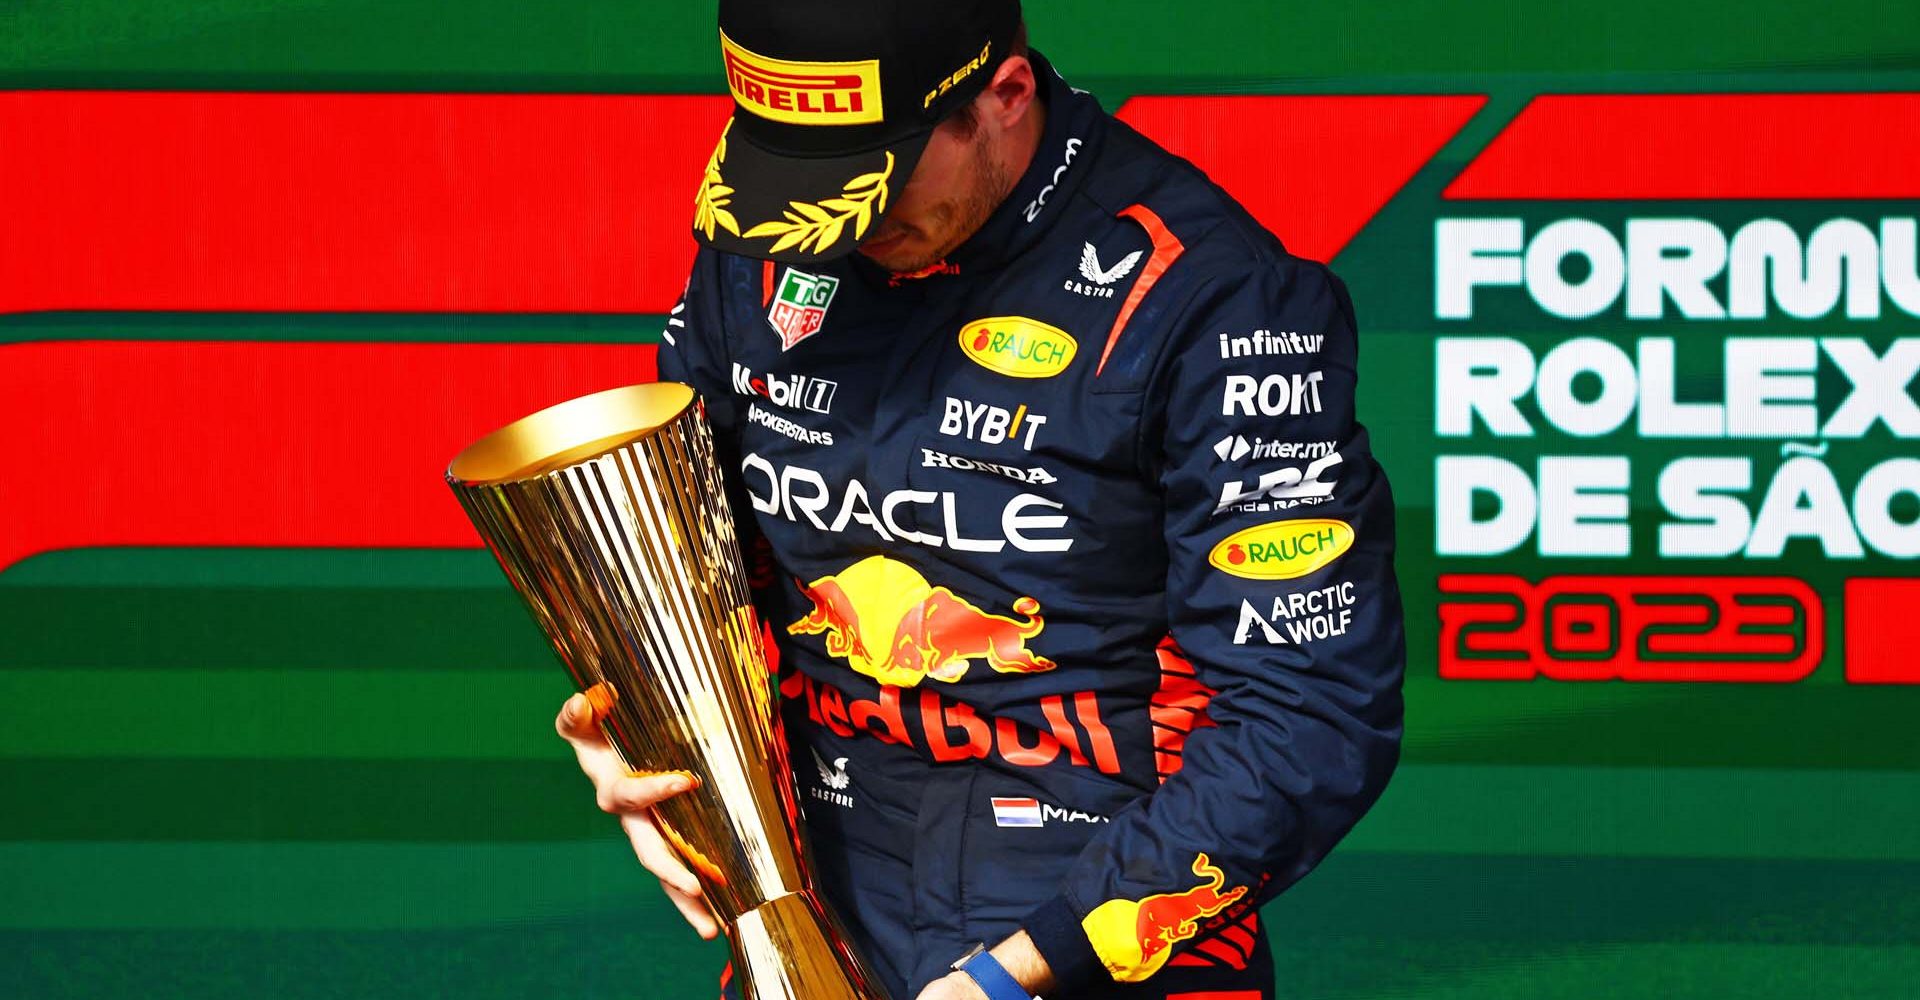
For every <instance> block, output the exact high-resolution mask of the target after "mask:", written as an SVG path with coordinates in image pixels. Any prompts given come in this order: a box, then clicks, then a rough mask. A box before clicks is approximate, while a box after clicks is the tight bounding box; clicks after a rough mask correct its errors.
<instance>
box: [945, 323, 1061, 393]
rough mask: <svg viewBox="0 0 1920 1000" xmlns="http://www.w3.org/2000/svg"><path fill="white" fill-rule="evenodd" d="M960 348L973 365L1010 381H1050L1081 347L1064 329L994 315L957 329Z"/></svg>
mask: <svg viewBox="0 0 1920 1000" xmlns="http://www.w3.org/2000/svg"><path fill="white" fill-rule="evenodd" d="M960 349H961V350H963V351H966V352H967V357H969V358H972V359H973V360H974V363H975V364H978V365H979V366H980V367H982V368H986V369H989V370H991V371H996V372H999V373H1000V374H1002V375H1009V376H1012V377H1013V378H1052V377H1053V376H1055V375H1058V374H1060V373H1061V372H1063V371H1065V370H1066V368H1067V366H1068V365H1070V364H1072V363H1073V355H1074V352H1075V351H1078V350H1079V349H1080V345H1079V344H1078V343H1076V342H1075V341H1074V339H1073V338H1072V337H1071V336H1069V335H1068V334H1067V332H1066V331H1065V330H1062V329H1060V328H1059V327H1055V326H1048V325H1047V324H1045V323H1042V322H1040V321H1039V320H1035V319H1028V318H1027V317H1025V316H993V317H989V318H987V319H978V320H974V321H973V322H971V323H968V324H967V325H965V326H963V327H961V328H960Z"/></svg>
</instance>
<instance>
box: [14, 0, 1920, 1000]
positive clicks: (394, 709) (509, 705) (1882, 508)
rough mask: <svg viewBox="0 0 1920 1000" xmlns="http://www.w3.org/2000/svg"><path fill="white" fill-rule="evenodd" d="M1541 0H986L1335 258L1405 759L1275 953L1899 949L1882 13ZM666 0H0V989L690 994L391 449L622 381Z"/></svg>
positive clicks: (1299, 989)
mask: <svg viewBox="0 0 1920 1000" xmlns="http://www.w3.org/2000/svg"><path fill="white" fill-rule="evenodd" d="M1559 6H1561V5H1523V4H1506V3H1494V2H1472V3H1451V4H1434V3H1399V2H1386V0H1364V2H1351V3H1343V4H1317V5H1285V6H1284V8H1280V7H1276V6H1275V5H1272V4H1268V3H1261V2H1255V0H1235V2H1225V0H1222V2H1216V3H1211V4H1204V5H1190V7H1191V8H1192V9H1188V8H1180V9H1178V10H1176V9H1175V8H1173V7H1170V6H1168V5H1166V4H1164V3H1162V4H1145V3H1130V2H1121V3H1116V2H1112V0H1108V2H1104V3H1094V2H1091V0H1047V2H1034V3H1030V4H1028V7H1029V11H1028V19H1029V22H1030V25H1031V30H1032V37H1033V40H1034V44H1035V46H1036V47H1037V48H1039V49H1041V50H1042V51H1044V52H1046V53H1047V55H1048V56H1049V57H1050V58H1051V59H1052V60H1053V61H1054V62H1055V64H1056V65H1058V66H1059V67H1060V68H1061V70H1062V71H1063V72H1064V73H1065V74H1066V75H1067V76H1068V78H1069V79H1070V80H1071V81H1072V82H1074V83H1076V84H1077V85H1079V86H1081V87H1085V88H1088V89H1091V90H1092V91H1093V92H1094V93H1095V94H1096V95H1098V96H1099V97H1100V99H1101V100H1102V102H1103V103H1104V104H1105V106H1106V107H1107V108H1108V109H1109V110H1114V111H1116V112H1117V114H1118V115H1119V116H1120V117H1121V118H1123V119H1125V120H1126V121H1128V122H1130V123H1132V124H1133V125H1134V126H1135V127H1136V128H1139V129H1141V130H1142V131H1144V132H1145V133H1147V134H1148V135H1150V136H1152V137H1154V138H1155V139H1157V140H1159V141H1160V142H1162V143H1163V144H1164V145H1166V146H1168V147H1169V148H1171V149H1173V150H1174V151H1176V152H1178V153H1180V154H1181V155H1184V156H1186V157H1188V158H1190V159H1192V160H1194V161H1195V162H1196V163H1197V164H1199V165H1200V166H1201V167H1203V168H1204V169H1206V170H1207V171H1208V172H1209V173H1210V174H1211V175H1212V176H1213V177H1214V179H1215V180H1216V181H1218V182H1219V183H1220V184H1221V185H1222V186H1224V187H1225V188H1226V189H1227V190H1228V191H1230V192H1231V193H1232V194H1233V195H1234V196H1235V197H1236V198H1238V199H1239V200H1240V201H1241V202H1242V203H1243V204H1244V205H1245V206H1246V207H1247V208H1248V209H1249V210H1251V211H1252V212H1253V214H1254V215H1256V216H1257V217H1259V218H1260V219H1261V220H1262V221H1263V222H1264V223H1265V224H1267V225H1268V226H1270V227H1271V228H1272V229H1273V230H1274V231H1275V232H1276V233H1278V234H1279V235H1280V236H1281V238H1282V239H1283V240H1284V241H1285V242H1286V243H1287V244H1288V246H1289V247H1290V248H1292V249H1293V250H1294V251H1295V252H1296V253H1298V254H1300V255H1302V256H1307V257H1312V258H1316V259H1320V260H1327V261H1331V262H1332V264H1333V265H1334V267H1335V269H1336V270H1337V271H1338V272H1339V273H1340V274H1341V275H1342V276H1344V277H1345V278H1346V279H1347V281H1348V282H1349V284H1350V286H1351V289H1352V292H1353V298H1354V300H1355V302H1356V305H1357V309H1358V312H1359V319H1360V324H1361V328H1362V353H1363V362H1362V366H1361V376H1362V378H1361V399H1360V406H1361V416H1362V419H1363V420H1364V421H1365V422H1366V423H1367V424H1368V425H1369V426H1370V427H1371V428H1372V431H1373V435H1374V441H1375V448H1376V451H1377V453H1378V456H1379V458H1380V460H1381V461H1382V463H1383V464H1384V465H1385V466H1386V468H1387V470H1388V472H1389V473H1390V475H1391V476H1392V479H1393V485H1394V490H1395V494H1396V496H1397V498H1398V502H1399V504H1400V507H1401V510H1400V512H1399V524H1400V561H1399V574H1400V579H1401V582H1402V586H1403V588H1404V589H1405V593H1406V599H1407V630H1408V641H1409V660H1408V676H1407V713H1408V716H1407V719H1408V721H1407V731H1406V745H1405V754H1404V763H1403V765H1402V766H1401V768H1400V771H1399V773H1398V775H1397V776H1396V778H1395V779H1394V781H1393V784H1392V786H1391V787H1390V788H1389V790H1388V791H1387V793H1386V795H1385V797H1384V798H1383V799H1382V800H1381V802H1380V803H1379V805H1378V807H1377V808H1375V809H1374V811H1373V812H1372V813H1371V814H1370V815H1369V816H1368V817H1367V819H1366V820H1364V821H1363V822H1362V823H1361V825H1360V826H1359V828H1358V829H1357V830H1355V832H1354V833H1353V834H1352V835H1351V836H1350V837H1349V838H1348V840H1347V841H1346V842H1345V843H1344V845H1343V846H1342V847H1341V848H1340V849H1339V850H1338V851H1336V852H1335V854H1334V855H1333V856H1332V857H1331V858H1330V859H1329V860H1328V861H1327V862H1326V863H1325V864H1324V865H1323V866H1322V867H1321V868H1320V870H1319V871H1317V872H1316V873H1315V874H1313V875H1312V876H1311V877H1309V878H1308V879H1307V880H1306V881H1304V882H1303V883H1301V884H1300V885H1299V886H1297V887H1296V888H1294V889H1292V890H1291V891H1289V892H1287V893H1286V894H1284V895H1283V896H1281V897H1280V898H1279V899H1278V900H1276V901H1275V902H1274V903H1272V904H1270V905H1269V906H1268V907H1267V908H1266V909H1265V911H1264V913H1263V917H1264V921H1265V923H1266V926H1267V927H1268V928H1269V930H1270V933H1271V935H1272V938H1273V943H1274V948H1275V952H1276V959H1277V962H1278V966H1279V970H1280V971H1279V976H1280V993H1279V995H1281V996H1286V997H1356V998H1357V997H1375V996H1394V997H1421V998H1441V997H1475V998H1480V997H1512V998H1528V1000H1534V998H1554V997H1568V998H1575V997H1578V998H1585V997H1592V996H1600V995H1604V996H1620V997H1628V996H1632V997H1640V996H1645V997H1660V998H1663V1000H1674V998H1692V997H1699V998H1715V1000H1718V998H1722V997H1778V998H1794V1000H1800V998H1806V997H1896V996H1912V995H1914V993H1913V990H1914V985H1913V984H1914V983H1916V982H1920V946H1917V945H1916V944H1915V942H1916V941H1917V940H1920V837H1916V831H1920V737H1917V736H1916V733H1920V722H1917V720H1920V653H1917V652H1916V650H1920V563H1916V559H1920V404H1917V403H1916V384H1915V376H1916V374H1920V263H1917V261H1916V246H1917V243H1920V239H1917V234H1916V230H1917V228H1920V227H1917V223H1916V220H1920V166H1917V165H1920V6H1915V5H1912V4H1883V3H1870V2H1864V0H1860V2H1855V0H1835V2H1832V3H1827V4H1821V5H1806V4H1788V3H1775V2H1746V3H1731V2H1726V3H1722V2H1700V3H1692V4H1669V3H1654V2H1652V0H1620V2H1615V3H1610V4H1606V5H1567V6H1575V7H1579V8H1580V9H1579V10H1558V9H1550V8H1558V7H1559ZM450 9H457V13H450V12H449V11H450ZM713 24H714V6H713V4H712V3H711V2H699V3H673V4H667V3H644V4H642V3H614V2H588V3H575V4H564V5H561V4H553V5H549V4H521V3H510V2H506V0H467V2H465V3H462V4H460V5H458V7H457V8H449V7H448V6H447V5H443V4H437V3H429V2H424V0H388V2H384V3H369V2H362V0H278V2H274V0H192V2H187V0H150V2H146V3H141V4H137V5H128V4H121V3H107V2H102V0H70V2H64V3H47V2H35V0H25V2H15V3H9V4H4V5H0V416H4V421H0V442H3V443H4V451H5V454H6V460H5V461H4V462H0V790H4V797H3V804H0V983H4V984H9V985H6V986H3V987H0V993H4V994H6V995H8V996H20V997H115V996H129V997H131V996H139V997H173V996H178V997H193V998H197V1000H213V998H226V997H233V998H239V997H249V998H251V997H262V996H269V997H285V998H295V997H341V996H366V997H402V996H462V997H467V998H471V1000H480V998H491V997H500V998H509V997H512V998H519V997H528V996H554V995H574V996H609V995H654V996H674V997H682V996H708V995H711V994H713V993H714V992H715V983H716V978H717V975H718V972H719V968H720V965H721V963H722V962H723V960H724V956H725V952H724V948H723V947H720V946H718V945H709V944H704V943H702V942H700V941H698V939H697V938H695V937H694V935H693V934H692V933H691V932H690V931H689V930H687V929H686V927H685V926H684V924H683V923H682V922H681V921H680V920H679V918H678V917H677V915H676V914H675V913H674V911H673V910H672V908H671V907H670V905H669V904H668V903H667V902H666V901H665V900H664V899H663V898H661V896H660V893H659V892H658V890H657V887H656V886H655V884H654V880H653V879H652V878H651V877H649V876H647V875H646V873H645V872H644V871H642V870H641V869H640V868H639V867H638V866H637V865H636V864H635V863H634V861H633V858H632V855H631V853H630V852H629V851H628V849H627V847H626V845H625V843H624V841H623V839H622V838H621V836H620V834H619V831H618V829H617V828H616V826H615V825H614V824H613V823H612V822H611V821H609V820H608V819H607V817H605V816H604V815H602V814H600V813H599V812H598V811H597V810H596V809H595V808H594V803H593V798H592V795H591V794H590V791H589V788H588V785H587V783H586V782H585V780H584V779H583V778H582V777H581V776H580V775H579V773H578V772H577V770H576V768H575V766H574V764H573V761H572V759H571V755H570V754H569V753H568V752H567V751H566V748H565V747H564V745H562V744H561V743H560V742H559V741H558V740H557V739H555V738H554V735H553V731H552V726H551V719H552V713H553V711H554V710H555V709H556V708H557V706H558V705H559V703H560V701H561V700H562V698H563V697H564V696H565V695H566V694H567V691H568V688H567V681H566V679H565V676H564V674H563V672H562V671H561V670H559V669H558V668H557V667H556V665H555V663H554V660H553V656H552V654H551V653H550V652H549V651H548V649H547V648H546V647H545V645H544V642H543V640H542V639H541V637H540V635H539V633H538V631H537V629H535V628H534V627H533V626H532V624H531V623H530V621H529V620H528V618H527V616H526V615H525V613H524V612H523V611H522V610H521V608H520V606H519V604H518V602H517V599H516V598H515V597H514V596H513V594H512V592H511V591H510V590H509V589H508V588H507V586H506V584H505V581H504V579H503V578H502V576H501V574H500V573H499V571H498V569H497V568H496V567H495V566H494V565H493V563H492V561H491V559H490V558H489V557H488V556H487V555H486V554H485V553H484V552H483V551H481V550H480V549H479V548H478V547H477V546H478V544H479V543H478V539H477V537H476V536H475V535H474V533H473V530H472V528H471V527H470V526H469V525H468V523H467V522H466V521H465V519H464V518H463V516H462V514H461V512H460V510H459V508H458V507H457V506H456V505H455V503H454V502H453V500H452V499H451V497H450V496H449V495H448V494H447V491H446V487H445V486H444V484H443V483H442V482H441V481H440V479H439V470H440V469H442V468H444V466H445V463H446V461H447V459H448V458H449V457H450V456H451V455H452V454H453V453H454V452H455V451H457V450H458V449H459V447H461V446H462V445H464V444H465V443H467V442H468V441H470V440H472V439H473V438H475V437H477V436H478V435H479V434H481V433H483V432H484V431H486V430H488V429H491V428H493V427H495V426H498V425H500V424H501V423H504V422H505V421H507V420H509V419H511V418H513V417H516V416H519V415H521V414H524V413H526V412H529V411H531V410H533V409H537V408H539V407H541V406H544V405H546V404H548V403H551V402H554V401H557V400H559V399H563V398H567V397H570V396H573V395H578V394H581V393H584V392H588V391H592V390H596V389H600V388H606V387H610V386H613V385H620V384H626V383H630V382H634V381H641V380H644V379H647V378H649V377H651V376H652V374H653V372H654V350H655V346H654V345H655V344H656V343H657V342H658V339H659V332H660V330H661V327H662V325H663V323H664V320H665V316H664V314H665V313H666V311H667V310H668V309H669V308H670V307H671V306H672V305H673V302H674V300H675V298H676V297H677V296H678V294H679V292H680V289H681V287H682V283H683V282H684V280H685V275H686V268H687V265H688V262H689V261H690V259H691V256H692V249H693V247H692V242H691V240H690V239H689V238H688V236H687V226H688V222H689V219H690V215H689V213H690V211H691V201H692V198H691V195H692V193H693V190H694V187H695V185H696V182H697V180H698V178H699V176H700V172H701V169H702V166H703V164H704V163H705V161H706V158H707V156H708V153H709V151H710V149H711V144H712V142H713V140H714V137H715V136H716V135H717V134H718V128H719V124H720V122H721V120H722V119H723V118H724V116H725V115H726V113H727V111H728V108H729V102H728V100H727V98H726V97H725V96H724V95H725V82H724V79H723V77H722V75H721V69H720V62H719V59H718V56H717V52H716V51H715V46H714V44H713V41H714V30H713ZM1248 445H1249V446H1250V447H1257V446H1258V445H1259V442H1257V441H1255V442H1248ZM1229 447H1232V446H1231V445H1229ZM1252 624H1253V625H1257V626H1259V627H1258V629H1250V633H1249V634H1250V635H1252V636H1253V637H1254V638H1256V639H1257V638H1262V637H1265V638H1269V639H1271V640H1274V641H1286V638H1287V637H1286V635H1285V632H1284V629H1285V628H1286V627H1287V626H1288V624H1289V623H1287V622H1267V621H1263V620H1261V619H1260V618H1259V617H1258V616H1256V617H1255V618H1254V619H1253V620H1252ZM1291 624H1293V625H1294V626H1307V627H1310V626H1312V624H1313V623H1310V622H1304V623H1303V622H1294V623H1291Z"/></svg>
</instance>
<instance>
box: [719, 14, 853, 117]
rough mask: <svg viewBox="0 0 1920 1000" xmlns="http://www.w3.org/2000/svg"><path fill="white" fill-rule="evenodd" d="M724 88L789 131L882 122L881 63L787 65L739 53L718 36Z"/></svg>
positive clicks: (728, 40)
mask: <svg viewBox="0 0 1920 1000" xmlns="http://www.w3.org/2000/svg"><path fill="white" fill-rule="evenodd" d="M720 53H721V58H723V59H724V60H725V61H726V64H727V88H728V89H730V90H732V91H733V99H734V100H736V101H738V102H740V106H741V107H743V108H746V109H747V110H748V111H751V112H753V113H754V114H756V115H759V116H760V117H762V118H770V119H772V120H774V121H777V122H787V123H789V124H793V125H865V124H868V123H870V122H877V121H879V120H880V118H881V108H880V60H878V59H862V60H860V61H858V62H789V61H788V60H785V59H774V58H771V57H769V56H763V55H760V54H759V53H756V52H749V51H747V50H746V49H744V48H741V47H740V46H739V45H738V44H737V43H735V42H734V40H733V39H731V38H728V37H727V33H726V32H724V31H723V32H721V33H720Z"/></svg>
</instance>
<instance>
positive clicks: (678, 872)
mask: <svg viewBox="0 0 1920 1000" xmlns="http://www.w3.org/2000/svg"><path fill="white" fill-rule="evenodd" d="M620 828H621V829H622V830H625V831H626V833H627V842H628V843H630V844H632V845H633V855H634V857H636V858H639V859H640V865H641V867H643V868H645V869H646V870H648V871H650V872H652V873H653V874H654V876H655V877H657V878H659V879H660V881H661V882H662V883H664V884H665V885H666V886H668V887H669V888H671V889H674V890H676V891H678V892H680V893H681V894H683V895H685V896H687V897H688V898H693V897H696V896H699V895H700V880H699V879H696V878H694V877H693V873H692V872H690V871H688V870H687V866H686V865H683V864H681V863H680V858H679V856H677V855H675V854H674V853H673V848H671V847H668V846H667V839H666V838H665V837H662V836H661V835H660V829H659V827H656V826H654V825H653V817H652V815H651V814H648V813H640V814H634V815H626V816H622V817H620Z"/></svg>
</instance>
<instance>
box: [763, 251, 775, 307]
mask: <svg viewBox="0 0 1920 1000" xmlns="http://www.w3.org/2000/svg"><path fill="white" fill-rule="evenodd" d="M760 264H761V267H760V305H761V307H762V308H765V307H767V306H770V305H773V269H774V263H773V261H770V260H763V261H761V262H760Z"/></svg>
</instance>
